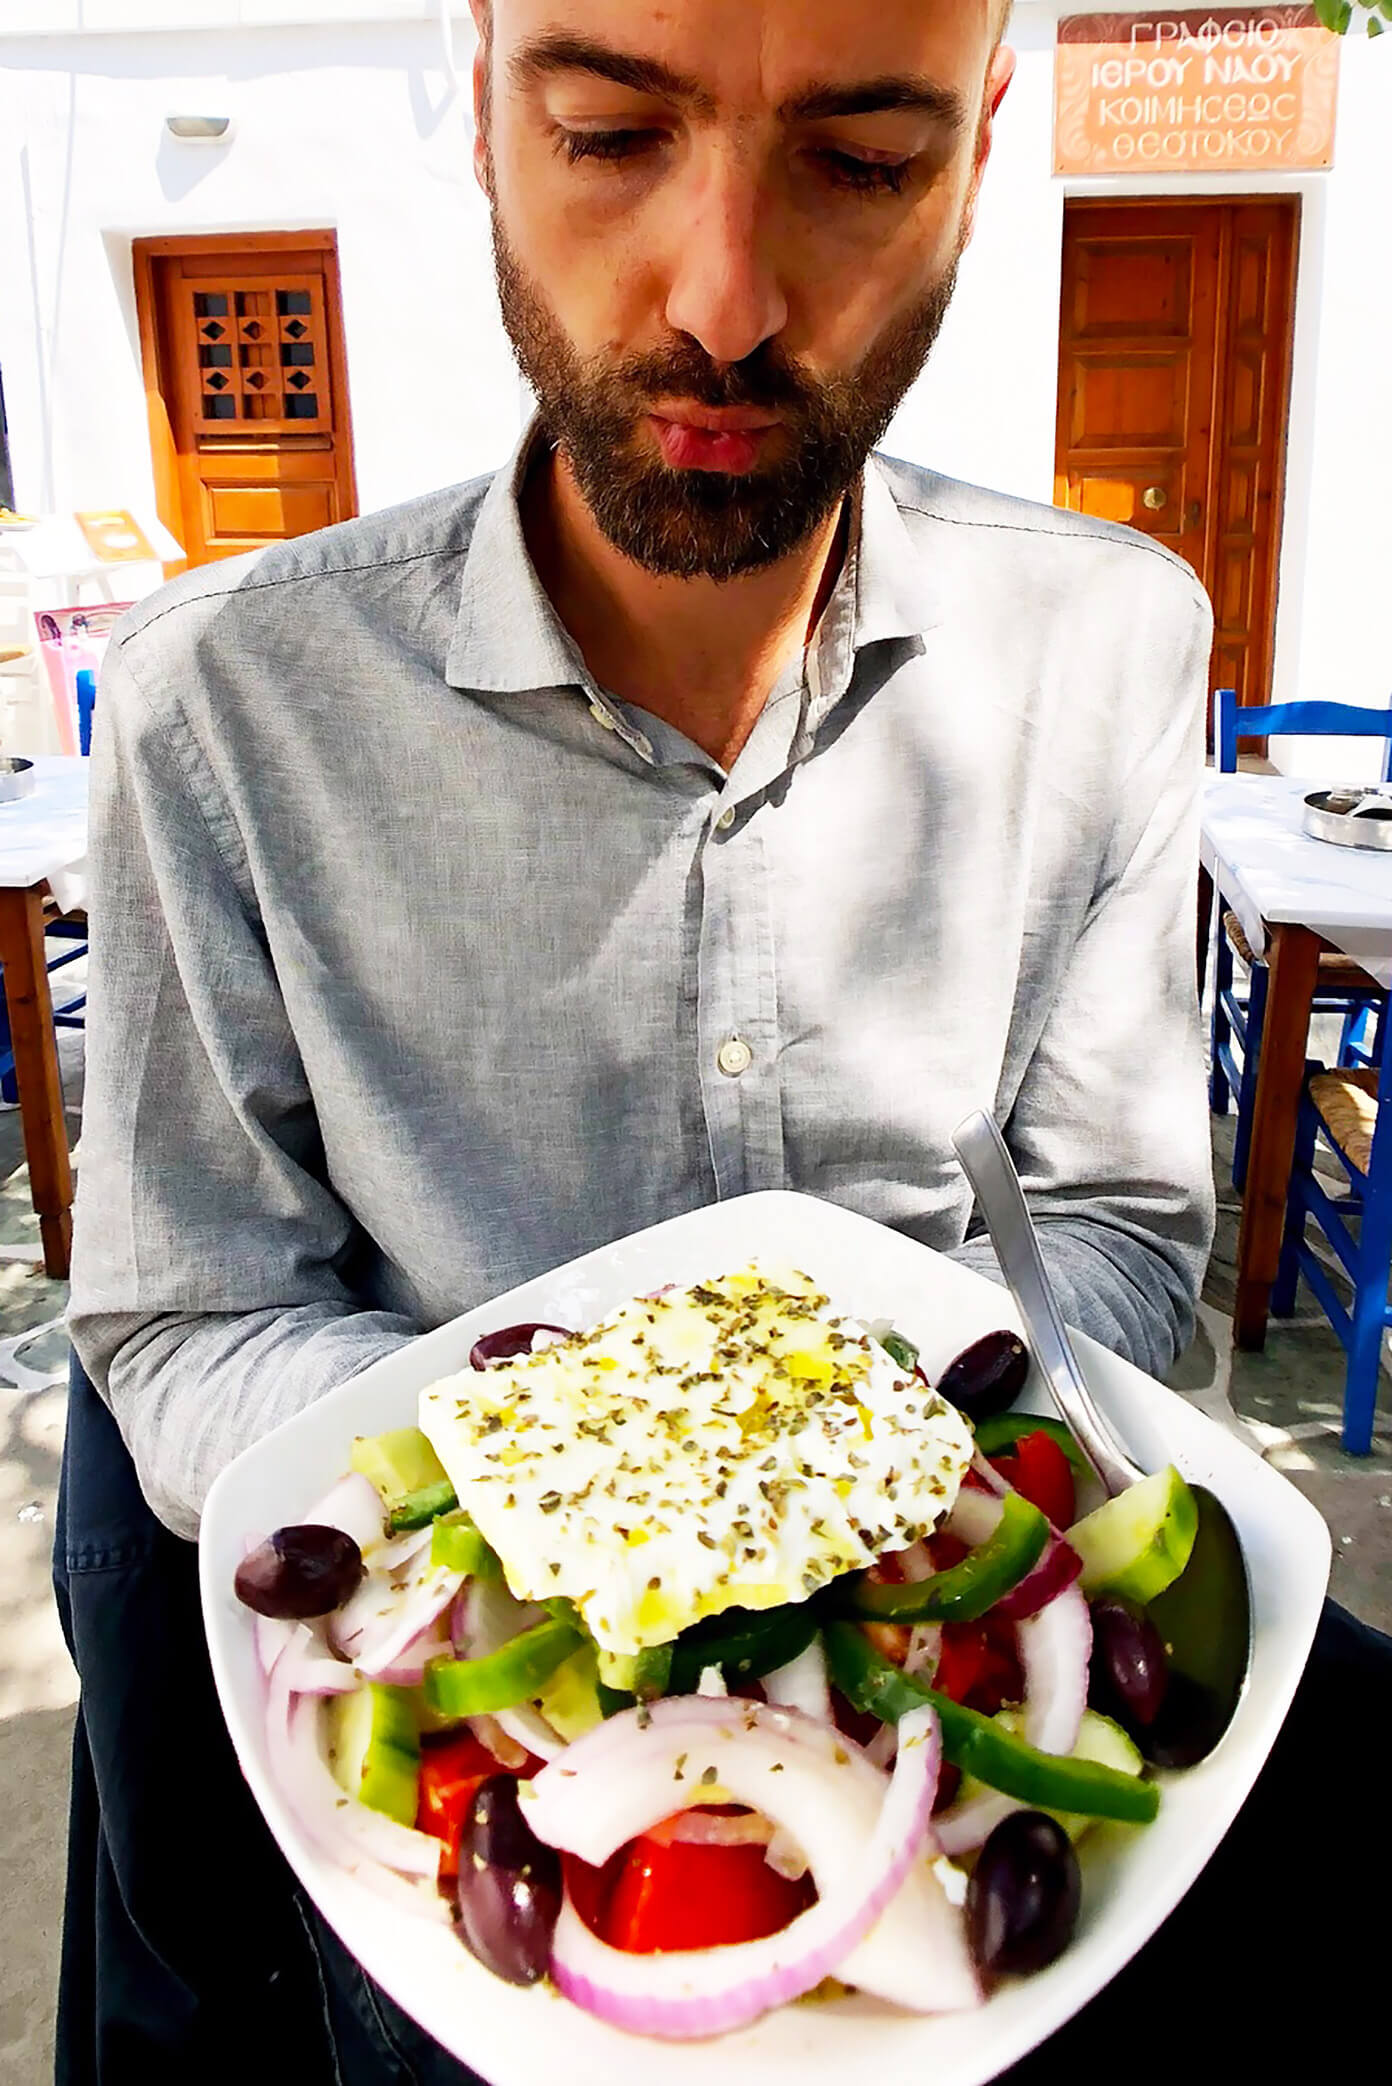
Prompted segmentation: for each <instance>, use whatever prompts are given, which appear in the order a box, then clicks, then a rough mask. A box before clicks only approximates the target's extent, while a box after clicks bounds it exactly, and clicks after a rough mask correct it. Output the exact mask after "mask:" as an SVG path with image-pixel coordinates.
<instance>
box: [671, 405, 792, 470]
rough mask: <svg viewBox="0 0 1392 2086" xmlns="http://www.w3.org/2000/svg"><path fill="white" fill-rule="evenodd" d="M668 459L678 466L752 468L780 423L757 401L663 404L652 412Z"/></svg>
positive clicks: (673, 468) (679, 468)
mask: <svg viewBox="0 0 1392 2086" xmlns="http://www.w3.org/2000/svg"><path fill="white" fill-rule="evenodd" d="M650 417H651V419H652V424H653V427H654V429H655V431H656V434H657V439H658V443H659V445H660V447H661V450H662V458H663V462H664V463H666V464H667V466H668V467H669V469H671V470H674V471H725V472H728V473H729V474H730V475H731V476H740V475H742V474H743V473H744V472H746V471H752V470H753V468H754V466H755V464H756V463H757V462H758V460H759V452H760V450H761V449H762V448H763V446H764V443H765V441H766V439H767V438H768V436H769V435H770V434H771V433H772V432H773V430H774V428H776V427H777V425H778V420H777V417H776V416H775V415H774V414H772V413H767V412H761V411H760V410H758V408H756V407H753V406H688V405H673V406H662V407H660V408H658V409H657V410H656V411H654V412H653V413H652V414H651V416H650Z"/></svg>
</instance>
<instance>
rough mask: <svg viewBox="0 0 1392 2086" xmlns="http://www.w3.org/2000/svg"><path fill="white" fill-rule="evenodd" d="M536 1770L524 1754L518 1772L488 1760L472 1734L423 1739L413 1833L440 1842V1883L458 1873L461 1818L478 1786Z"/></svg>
mask: <svg viewBox="0 0 1392 2086" xmlns="http://www.w3.org/2000/svg"><path fill="white" fill-rule="evenodd" d="M540 1767H541V1762H540V1761H539V1760H534V1759H533V1758H532V1756H531V1754H530V1753H529V1754H528V1755H527V1757H526V1759H525V1760H524V1761H523V1762H522V1764H521V1766H520V1767H517V1768H506V1767H504V1766H503V1765H502V1764H501V1762H499V1761H498V1760H497V1759H495V1758H494V1756H493V1754H492V1753H490V1752H489V1750H488V1748H487V1746H486V1745H484V1744H483V1743H482V1741H481V1740H479V1739H477V1738H475V1737H474V1734H473V1732H472V1731H461V1732H458V1733H456V1734H453V1735H451V1736H450V1737H448V1738H444V1739H434V1738H430V1739H427V1740H426V1741H425V1743H424V1745H423V1746H422V1747H421V1763H420V1782H419V1785H418V1793H417V1797H416V1831H417V1832H428V1833H431V1834H432V1835H433V1836H434V1838H435V1839H437V1840H443V1841H444V1844H445V1851H444V1853H443V1854H442V1855H441V1856H440V1875H441V1877H442V1878H443V1879H445V1880H446V1881H447V1880H448V1879H449V1878H450V1877H452V1876H457V1875H458V1874H459V1839H460V1835H461V1833H462V1832H463V1830H464V1814H465V1812H466V1811H467V1810H468V1808H469V1806H470V1804H471V1803H472V1802H473V1800H474V1792H475V1791H476V1790H477V1788H478V1786H479V1784H480V1782H486V1781H487V1780H488V1778H489V1776H490V1775H503V1774H514V1773H515V1774H519V1775H531V1774H535V1773H536V1772H537V1771H538V1769H539V1768H540Z"/></svg>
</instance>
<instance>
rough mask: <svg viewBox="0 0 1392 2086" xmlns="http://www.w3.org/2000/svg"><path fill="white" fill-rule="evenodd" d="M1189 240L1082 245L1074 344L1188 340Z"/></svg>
mask: <svg viewBox="0 0 1392 2086" xmlns="http://www.w3.org/2000/svg"><path fill="white" fill-rule="evenodd" d="M1192 275H1193V253H1192V245H1191V242H1190V241H1189V240H1188V239H1183V238H1181V239H1173V238H1171V239H1101V238H1099V239H1081V240H1079V242H1078V266H1077V273H1076V277H1075V283H1074V302H1073V328H1072V330H1073V338H1074V340H1075V341H1091V340H1103V339H1106V338H1108V337H1109V336H1112V337H1115V336H1116V335H1122V336H1124V337H1125V338H1127V339H1130V338H1132V337H1133V336H1134V335H1135V334H1136V333H1138V332H1143V333H1145V334H1146V335H1147V336H1155V337H1157V338H1161V337H1163V336H1164V335H1165V334H1167V333H1168V334H1170V335H1172V336H1174V337H1175V338H1181V337H1185V336H1187V335H1188V332H1189V323H1190V312H1191V309H1192V304H1193V288H1192Z"/></svg>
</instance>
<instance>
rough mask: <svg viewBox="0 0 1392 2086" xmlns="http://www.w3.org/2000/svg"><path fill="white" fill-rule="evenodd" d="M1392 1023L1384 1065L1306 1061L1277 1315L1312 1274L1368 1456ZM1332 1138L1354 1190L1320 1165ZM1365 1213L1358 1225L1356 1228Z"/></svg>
mask: <svg viewBox="0 0 1392 2086" xmlns="http://www.w3.org/2000/svg"><path fill="white" fill-rule="evenodd" d="M1389 1038H1392V1024H1389V1023H1386V1022H1384V1023H1383V1024H1382V1037H1381V1050H1380V1055H1379V1059H1378V1063H1377V1065H1376V1066H1374V1067H1369V1066H1363V1065H1350V1066H1344V1067H1338V1068H1335V1069H1334V1070H1333V1071H1330V1070H1327V1069H1326V1068H1325V1067H1324V1066H1323V1065H1322V1064H1319V1063H1315V1062H1311V1063H1309V1064H1307V1065H1306V1068H1305V1074H1306V1076H1305V1087H1304V1091H1303V1092H1302V1094H1301V1097H1300V1115H1299V1119H1298V1123H1297V1128H1296V1139H1295V1156H1294V1160H1293V1162H1292V1166H1291V1183H1290V1191H1289V1194H1288V1196H1287V1200H1286V1226H1285V1234H1284V1237H1283V1239H1282V1243H1281V1260H1280V1266H1279V1268H1278V1271H1277V1276H1276V1282H1275V1285H1274V1287H1273V1289H1272V1292H1271V1310H1272V1315H1273V1317H1277V1318H1289V1317H1290V1315H1291V1314H1292V1312H1293V1311H1294V1309H1295V1293H1296V1285H1297V1283H1298V1282H1299V1280H1300V1277H1301V1276H1302V1275H1303V1276H1304V1277H1305V1280H1306V1282H1307V1283H1308V1284H1309V1286H1310V1288H1311V1289H1312V1290H1313V1291H1314V1293H1315V1296H1316V1298H1317V1300H1318V1302H1319V1305H1320V1308H1321V1310H1322V1311H1323V1312H1324V1314H1325V1316H1326V1317H1327V1318H1328V1320H1329V1322H1330V1324H1331V1325H1332V1326H1333V1328H1334V1330H1335V1332H1336V1333H1337V1334H1338V1336H1339V1338H1340V1340H1341V1341H1342V1342H1343V1345H1344V1348H1345V1350H1346V1352H1347V1354H1348V1366H1347V1368H1346V1370H1345V1372H1344V1424H1343V1437H1342V1438H1343V1445H1344V1447H1345V1448H1346V1449H1347V1450H1348V1452H1349V1454H1350V1455H1353V1456H1366V1455H1367V1454H1368V1453H1369V1451H1370V1450H1371V1448H1372V1445H1373V1418H1374V1415H1375V1413H1376V1410H1377V1394H1378V1371H1379V1368H1380V1366H1381V1361H1382V1335H1383V1330H1384V1328H1385V1327H1387V1326H1389V1325H1392V1307H1389V1305H1388V1301H1387V1285H1388V1276H1389V1273H1392V1079H1389V1078H1386V1077H1384V1076H1383V1075H1384V1073H1385V1071H1386V1068H1387V1064H1388V1056H1389ZM1321 1143H1322V1144H1324V1145H1325V1146H1326V1147H1327V1148H1328V1150H1329V1151H1330V1152H1332V1153H1333V1155H1334V1157H1335V1159H1336V1160H1337V1161H1338V1163H1339V1165H1340V1166H1341V1167H1342V1169H1343V1171H1344V1173H1345V1175H1346V1176H1347V1178H1348V1193H1347V1195H1345V1196H1340V1197H1337V1198H1336V1197H1334V1196H1332V1195H1331V1194H1330V1193H1329V1191H1328V1189H1327V1188H1326V1187H1325V1186H1324V1184H1323V1182H1322V1181H1321V1180H1320V1178H1319V1176H1318V1175H1317V1173H1316V1172H1315V1154H1316V1151H1317V1149H1318V1147H1319V1146H1320V1144H1321ZM1310 1219H1313V1220H1314V1222H1315V1223H1316V1224H1317V1225H1318V1226H1319V1229H1320V1230H1321V1231H1322V1232H1323V1233H1324V1236H1325V1237H1326V1238H1327V1239H1328V1241H1329V1243H1330V1245H1331V1246H1332V1247H1333V1249H1334V1251H1335V1253H1336V1254H1337V1255H1338V1258H1339V1261H1340V1263H1341V1264H1342V1266H1343V1268H1344V1271H1345V1273H1346V1274H1347V1275H1348V1278H1349V1280H1350V1282H1351V1283H1352V1284H1353V1304H1352V1307H1351V1308H1350V1307H1349V1306H1347V1305H1346V1304H1345V1303H1344V1300H1343V1298H1342V1297H1341V1296H1340V1295H1339V1292H1338V1290H1337V1289H1336V1288H1335V1286H1334V1282H1333V1280H1332V1278H1331V1276H1330V1272H1329V1269H1328V1267H1327V1266H1326V1265H1325V1263H1324V1261H1323V1260H1322V1259H1321V1258H1320V1257H1319V1255H1318V1254H1317V1253H1316V1252H1315V1250H1314V1248H1313V1247H1312V1245H1311V1244H1310V1241H1309V1238H1308V1236H1307V1222H1308V1220H1310ZM1350 1219H1355V1220H1356V1224H1357V1228H1356V1230H1353V1229H1350V1221H1349V1220H1350Z"/></svg>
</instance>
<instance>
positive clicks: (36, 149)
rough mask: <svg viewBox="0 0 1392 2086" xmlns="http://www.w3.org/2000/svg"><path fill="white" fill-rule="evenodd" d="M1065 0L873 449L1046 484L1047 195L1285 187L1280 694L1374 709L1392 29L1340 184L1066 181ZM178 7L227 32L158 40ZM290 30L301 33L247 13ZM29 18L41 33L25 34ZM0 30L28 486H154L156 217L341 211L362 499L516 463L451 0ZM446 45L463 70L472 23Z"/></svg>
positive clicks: (16, 382) (197, 228)
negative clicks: (935, 337)
mask: <svg viewBox="0 0 1392 2086" xmlns="http://www.w3.org/2000/svg"><path fill="white" fill-rule="evenodd" d="M1068 11H1076V10H1070V9H1068V8H1066V7H1063V6H1060V5H1059V4H1057V0H1021V4H1020V5H1018V6H1017V10H1016V18H1015V24H1014V29H1013V31H1012V41H1013V42H1014V44H1015V46H1016V48H1017V50H1018V51H1019V54H1020V65H1019V72H1018V76H1017V79H1016V82H1015V85H1014V87H1013V88H1012V90H1011V93H1010V96H1009V97H1008V99H1007V102H1006V105H1005V109H1004V111H1003V113H1002V118H1001V121H1000V124H999V127H998V136H997V146H996V154H995V159H994V161H993V164H992V167H991V169H990V172H989V174H988V177H987V185H986V192H985V196H984V199H983V207H982V211H981V215H980V222H979V229H978V234H977V238H976V242H975V244H974V246H973V247H972V249H971V251H970V252H969V253H968V255H967V257H966V260H965V262H964V265H963V270H962V277H961V284H960V288H959V291H958V297H957V301H956V303H955V305H954V307H953V310H952V312H951V314H950V315H949V318H948V322H947V325H946V327H945V328H944V331H943V335H942V339H941V340H940V342H939V345H938V348H937V351H936V353H935V356H934V359H933V361H932V363H931V364H930V366H929V369H928V370H927V372H926V373H925V375H924V376H923V378H922V379H921V380H920V382H919V384H918V385H917V386H916V387H915V389H914V391H913V392H912V393H911V395H910V397H909V398H908V399H907V400H906V402H905V404H904V407H903V408H902V410H901V412H900V414H899V416H898V418H897V420H896V422H895V425H894V427H893V429H892V430H891V434H890V437H889V441H888V444H887V446H888V447H890V448H892V449H894V450H895V451H896V452H897V453H899V454H901V455H907V456H909V457H912V458H915V459H917V460H920V461H924V462H930V463H933V464H934V465H936V466H938V467H939V468H941V469H944V470H946V471H949V472H953V473H957V474H959V475H962V476H964V477H969V478H975V479H978V480H980V481H982V482H983V483H987V484H991V485H996V486H1000V487H1003V488H1005V489H1007V490H1010V491H1015V492H1019V493H1022V494H1025V495H1027V496H1029V497H1032V498H1036V499H1041V500H1047V499H1049V498H1050V497H1051V496H1052V490H1053V460H1054V408H1055V392H1056V384H1057V363H1058V300H1059V276H1060V258H1061V233H1062V217H1063V204H1064V199H1065V196H1066V195H1067V194H1069V193H1073V192H1077V193H1107V192H1112V193H1118V194H1121V193H1128V192H1142V193H1146V194H1155V193H1167V194H1175V195H1193V194H1202V193H1214V194H1232V193H1236V192H1242V193H1249V194H1258V193H1263V192H1279V193H1291V192H1295V193H1298V194H1300V195H1301V196H1302V197H1303V198H1304V224H1303V236H1302V247H1301V259H1300V273H1299V284H1298V309H1297V331H1296V344H1295V362H1294V371H1293V391H1292V401H1291V417H1290V440H1289V460H1288V471H1287V498H1286V518H1285V533H1284V548H1283V557H1282V575H1281V602H1280V611H1279V618H1278V628H1277V647H1276V690H1275V692H1276V694H1277V696H1278V697H1283V696H1293V695H1297V694H1298V695H1325V696H1333V695H1337V696H1340V697H1343V698H1345V699H1348V700H1353V701H1358V702H1363V703H1375V704H1380V703H1384V702H1386V700H1387V697H1388V693H1389V688H1392V612H1390V611H1389V608H1388V604H1387V588H1386V582H1385V580H1384V578H1383V576H1382V566H1383V565H1384V564H1385V546H1386V540H1387V537H1386V523H1385V519H1384V514H1385V504H1384V503H1385V488H1386V487H1387V486H1388V485H1389V484H1392V415H1389V414H1388V413H1387V411H1386V409H1385V408H1381V409H1380V408H1379V407H1378V406H1377V405H1376V404H1375V403H1374V398H1373V387H1374V379H1375V373H1377V372H1378V371H1379V369H1380V365H1381V364H1382V363H1384V362H1385V360H1386V355H1387V351H1388V346H1389V343H1392V251H1390V250H1389V227H1388V216H1387V210H1386V204H1385V201H1384V202H1382V203H1380V201H1379V196H1380V194H1381V195H1382V196H1383V197H1385V195H1386V191H1387V181H1386V168H1387V164H1388V149H1389V148H1388V125H1389V120H1390V119H1392V38H1384V39H1383V40H1382V42H1381V44H1378V43H1370V42H1368V41H1367V40H1366V39H1365V38H1363V37H1361V36H1355V37H1353V38H1350V39H1348V40H1347V42H1346V47H1345V49H1344V53H1343V78H1342V85H1341V90H1340V116H1339V130H1338V139H1337V145H1336V162H1335V166H1334V168H1333V170H1332V171H1331V172H1329V173H1326V174H1309V175H1290V176H1253V177H1250V178H1247V179H1244V180H1243V181H1242V182H1241V183H1240V184H1238V183H1236V182H1235V181H1234V180H1233V179H1232V178H1231V177H1222V176H1156V177H1152V178H1150V179H1146V178H1145V177H1140V176H1138V177H1136V178H1135V180H1133V181H1130V182H1123V181H1122V180H1120V179H1107V180H1103V181H1079V182H1074V183H1065V182H1062V181H1060V180H1058V179H1056V178H1055V177H1054V176H1053V175H1052V173H1051V171H1050V169H1051V166H1052V108H1053V46H1054V30H1055V21H1056V18H1057V16H1058V15H1059V14H1060V13H1062V12H1068ZM357 17H373V18H374V19H370V20H369V19H355V18H357ZM345 18H348V19H345ZM190 19H196V20H198V21H200V22H202V23H205V24H209V25H213V24H220V25H223V26H208V27H205V28H204V29H202V30H199V31H197V32H189V31H183V32H177V33H175V32H170V31H168V30H166V31H164V32H163V33H161V30H160V25H161V24H168V23H169V22H171V21H175V20H183V21H185V22H187V21H189V20H190ZM286 22H300V23H303V24H305V26H300V27H291V26H264V25H266V24H273V23H286ZM40 23H42V24H43V25H44V26H45V27H46V28H47V29H48V30H49V31H50V33H48V34H46V35H37V34H34V35H20V34H16V33H15V32H16V31H17V30H23V29H26V28H36V27H37V26H38V25H39V24H40ZM79 24H81V25H85V26H84V27H83V29H82V31H81V33H77V30H78V25H79ZM238 24H240V26H236V25H238ZM229 25H230V26H229ZM63 29H66V30H67V31H68V32H69V33H65V34H60V33H52V32H53V31H55V30H63ZM0 31H3V32H5V33H0V368H3V371H4V379H5V390H6V398H7V404H8V408H9V419H10V428H11V446H12V451H13V459H14V467H15V481H16V495H17V497H18V499H19V500H20V502H21V503H27V504H29V505H43V506H56V507H59V508H71V507H75V506H109V505H128V504H131V503H132V501H135V500H138V499H141V498H149V497H150V493H151V474H150V457H149V448H148V439H147V434H146V421H145V408H144V400H143V395H142V386H141V376H140V361H139V351H138V343H137V339H136V329H135V314H134V310H133V304H132V296H131V285H130V241H131V239H132V238H134V237H138V236H142V235H149V234H157V233H168V232H205V231H208V232H211V231H239V230H258V229H267V230H285V229H292V228H295V227H300V226H304V227H310V226H313V227H319V226H328V227H332V228H334V229H335V230H336V232H337V235H338V246H339V261H340V268H341V272H342V285H343V302H344V322H345V330H346V334H347V343H348V359H349V385H350V393H351V403H352V412H353V431H354V444H355V450H356V461H357V474H358V491H359V498H360V503H361V505H362V506H363V508H364V509H367V508H372V507H376V506H383V505H387V504H389V503H391V502H392V501H395V500H398V499H403V498H407V497H409V496H410V495H411V494H413V493H416V492H419V491H421V490H423V489H425V488H426V487H428V486H432V485H437V484H441V483H447V482H449V481H450V480H453V479H458V478H464V477H468V476H470V475H472V474H474V473H475V472H478V471H483V470H487V469H489V468H490V467H491V466H493V465H494V464H496V463H497V462H498V461H499V460H500V458H501V457H502V456H503V455H504V454H505V453H506V451H507V449H508V447H509V446H510V444H511V442H512V440H513V438H514V436H515V434H516V432H517V429H518V427H519V426H520V423H521V413H522V398H521V390H520V386H519V384H518V380H517V378H516V375H515V373H514V371H513V368H512V365H511V361H510V358H509V356H508V353H507V349H506V345H505V342H504V340H503V337H502V334H501V329H500V327H499V324H498V320H497V314H496V309H495V304H494V297H493V290H492V271H491V263H490V260H489V255H488V244H487V219H486V212H485V209H484V205H483V202H482V199H481V197H480V196H479V195H478V193H477V190H476V189H475V187H474V183H473V178H472V173H471V171H470V167H469V150H470V142H471V140H470V125H469V118H468V97H467V81H466V80H464V79H463V78H461V84H460V90H459V91H456V90H455V88H454V87H453V86H452V84H451V81H450V79H449V77H448V74H447V70H446V64H445V46H444V40H443V37H442V33H441V28H440V22H439V8H438V0H3V5H0ZM456 41H457V65H458V67H459V68H460V71H461V75H462V74H463V73H464V72H465V71H466V69H467V59H468V56H469V53H470V51H471V49H472V31H471V29H470V28H469V26H468V24H467V21H464V20H461V21H460V23H459V25H458V27H457V30H456ZM188 111H191V112H195V113H208V114H226V115H230V116H232V117H233V119H234V131H233V134H232V136H231V138H230V140H229V142H228V143H226V144H225V145H217V146H205V145H178V144H176V143H174V142H173V141H171V140H170V139H169V138H168V137H167V136H166V135H165V133H164V130H163V121H164V117H165V116H166V115H167V114H169V113H172V112H188ZM1324 759H1325V763H1326V764H1328V763H1330V762H1335V763H1336V764H1338V765H1340V766H1341V767H1342V769H1343V771H1344V772H1348V773H1355V772H1363V770H1362V769H1360V768H1359V766H1358V762H1357V760H1356V759H1352V758H1344V757H1343V755H1342V754H1341V753H1340V754H1335V753H1332V752H1330V751H1329V750H1328V749H1326V753H1325V756H1324Z"/></svg>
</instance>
